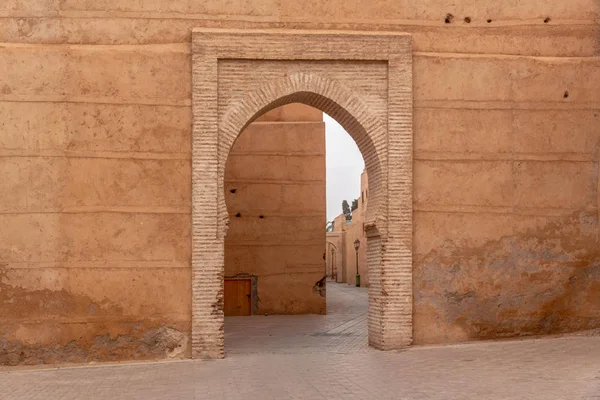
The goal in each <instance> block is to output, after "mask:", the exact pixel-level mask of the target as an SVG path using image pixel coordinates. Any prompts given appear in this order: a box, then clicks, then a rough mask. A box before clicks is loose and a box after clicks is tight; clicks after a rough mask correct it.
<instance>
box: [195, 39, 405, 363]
mask: <svg viewBox="0 0 600 400" xmlns="http://www.w3.org/2000/svg"><path fill="white" fill-rule="evenodd" d="M411 58H412V53H411V46H410V38H409V37H408V36H406V35H399V34H394V33H391V34H361V33H340V32H325V33H324V32H319V33H311V32H302V31H295V32H287V31H286V32H277V31H271V32H267V31H258V32H252V31H229V30H199V31H194V37H193V101H194V104H193V113H194V115H193V117H194V118H193V119H194V130H193V152H192V158H193V160H192V185H193V187H192V197H193V199H192V219H193V225H192V241H193V255H192V352H193V356H194V357H204V358H218V357H223V356H224V334H223V326H224V316H223V282H224V238H225V235H226V231H227V223H228V212H227V206H226V204H225V198H224V171H225V163H226V160H227V157H228V154H229V151H230V150H231V147H232V146H233V143H234V141H235V139H236V138H237V136H238V135H239V134H240V133H241V132H242V131H243V130H244V129H245V127H247V126H248V125H249V124H250V123H251V122H252V121H254V120H255V119H256V118H257V117H259V116H260V115H262V114H264V113H265V112H267V111H269V110H272V109H274V108H277V107H280V106H283V105H286V104H290V103H302V104H306V105H308V106H311V107H314V108H317V109H319V110H321V111H323V112H325V113H327V114H329V115H330V116H331V117H333V118H334V119H336V120H337V121H338V122H339V123H340V124H341V125H342V126H343V127H344V128H345V129H346V131H347V132H348V133H349V134H350V135H351V136H352V138H353V139H354V141H355V142H356V144H357V146H358V148H359V149H360V151H361V153H362V155H363V158H364V161H365V167H366V170H367V174H368V177H369V188H370V202H369V206H368V209H367V212H366V218H365V231H366V236H367V266H368V269H369V275H370V281H371V282H370V288H369V317H368V335H369V344H370V345H372V346H374V347H376V348H380V349H384V350H386V349H394V348H400V347H403V346H406V345H409V344H410V343H411V341H412V95H411V94H412V80H411V68H412V64H411Z"/></svg>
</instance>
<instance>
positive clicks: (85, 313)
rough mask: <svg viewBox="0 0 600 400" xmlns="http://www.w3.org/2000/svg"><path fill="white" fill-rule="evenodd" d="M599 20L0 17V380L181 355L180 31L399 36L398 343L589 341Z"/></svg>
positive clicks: (162, 1)
mask: <svg viewBox="0 0 600 400" xmlns="http://www.w3.org/2000/svg"><path fill="white" fill-rule="evenodd" d="M598 20H600V3H599V2H598V1H597V0H578V1H542V0H526V1H518V2H517V1H513V2H509V3H506V2H498V1H492V0H482V1H478V2H474V1H467V0H456V1H453V2H449V1H442V0H425V1H423V0H408V1H403V2H400V1H392V0H376V1H363V0H331V1H328V2H314V1H313V2H307V1H300V0H289V1H273V0H248V1H238V2H223V1H220V0H207V1H190V0H139V1H133V2H132V1H129V0H104V1H92V0H62V1H59V0H25V1H11V0H9V1H2V2H0V47H1V48H2V51H1V52H0V71H2V73H0V171H1V172H2V177H3V179H2V180H1V181H0V223H1V225H2V227H3V229H2V230H0V304H2V307H0V363H1V364H19V363H37V362H57V361H91V360H117V359H141V358H166V357H184V356H188V355H189V354H190V353H189V340H188V337H189V334H190V320H191V305H190V304H191V300H190V296H191V264H190V257H191V256H190V254H191V240H190V226H191V188H190V184H191V168H190V154H191V144H190V136H191V126H192V123H191V121H192V117H191V88H192V85H191V71H190V68H191V60H190V40H191V29H192V28H197V27H220V28H227V27H230V28H288V29H298V28H304V29H344V30H366V31H400V32H408V33H410V34H412V35H413V36H412V37H413V48H414V54H413V62H414V67H413V78H414V83H413V99H414V103H413V106H414V118H413V124H414V238H413V256H414V257H413V265H414V277H413V288H414V308H413V322H414V327H413V334H414V342H415V343H419V344H423V343H452V342H459V341H466V340H477V339H490V338H501V337H511V336H522V335H537V334H550V333H560V332H570V331H577V330H583V329H589V328H594V327H600V255H599V253H598V249H599V248H600V243H599V236H600V225H599V223H598V222H599V209H600V207H599V204H600V191H599V189H598V188H599V186H600V180H599V174H598V160H599V158H600V155H599V151H600V150H599V149H600V144H599V140H600V139H599V134H598V132H600V90H598V88H599V86H600V59H599V55H600V52H599V49H600V35H599V33H600V32H599V27H598V24H597V21H598ZM390 201H393V199H391V200H390ZM257 222H259V221H257ZM361 248H362V245H361Z"/></svg>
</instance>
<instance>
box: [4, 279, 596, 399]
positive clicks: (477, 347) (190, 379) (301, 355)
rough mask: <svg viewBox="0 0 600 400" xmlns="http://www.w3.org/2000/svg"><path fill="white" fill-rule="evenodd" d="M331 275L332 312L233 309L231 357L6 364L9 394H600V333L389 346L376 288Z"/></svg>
mask: <svg viewBox="0 0 600 400" xmlns="http://www.w3.org/2000/svg"><path fill="white" fill-rule="evenodd" d="M328 285H329V286H328V294H329V296H328V306H329V308H330V309H329V311H330V313H331V314H330V315H328V316H297V317H275V316H268V317H264V316H263V317H253V318H245V319H244V318H231V319H228V320H227V322H226V349H227V354H228V357H227V358H226V359H224V360H217V361H176V362H161V363H137V364H119V365H108V366H85V367H77V368H61V369H46V370H16V371H10V372H1V373H0V399H19V400H21V399H44V400H47V399H61V400H63V399H86V400H87V399H109V400H118V399H144V400H146V399H182V400H183V399H244V400H246V399H261V400H262V399H338V398H339V399H544V400H548V399H569V400H570V399H586V400H591V399H595V400H600V336H593V335H587V336H586V335H572V336H568V337H562V338H552V339H550V338H549V339H526V340H514V341H499V342H478V343H469V344H462V345H452V346H430V347H412V348H411V349H409V350H405V351H399V352H380V351H376V350H372V349H370V348H367V347H366V334H365V329H366V328H365V325H366V323H365V313H366V291H365V290H363V289H356V288H351V287H347V286H345V285H340V284H332V283H329V284H328ZM348 296H350V301H347V300H348ZM344 299H345V300H346V301H344ZM353 302H354V303H355V304H352V303H353ZM348 304H350V306H349V305H348ZM344 315H345V316H344Z"/></svg>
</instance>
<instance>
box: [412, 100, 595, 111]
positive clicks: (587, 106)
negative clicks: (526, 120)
mask: <svg viewBox="0 0 600 400" xmlns="http://www.w3.org/2000/svg"><path fill="white" fill-rule="evenodd" d="M436 103H437V104H436ZM548 104H553V105H557V107H549V106H547V105H548ZM540 105H542V106H546V107H539V106H540ZM558 105H560V106H558ZM414 109H415V110H420V109H425V110H427V109H434V110H437V109H448V110H474V111H521V110H524V111H597V110H600V103H573V102H569V101H565V102H560V101H555V102H539V101H499V100H463V99H456V100H435V99H433V100H414Z"/></svg>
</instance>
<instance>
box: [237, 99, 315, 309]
mask: <svg viewBox="0 0 600 400" xmlns="http://www.w3.org/2000/svg"><path fill="white" fill-rule="evenodd" d="M225 199H226V202H227V208H228V212H229V218H230V222H229V226H228V230H227V236H226V238H225V276H226V277H231V276H255V277H257V279H256V292H257V304H256V311H257V312H258V313H259V314H265V313H268V314H323V313H325V260H324V257H323V256H324V253H325V124H324V122H323V113H322V112H320V111H319V110H317V109H314V108H311V107H308V106H303V105H300V104H293V105H289V106H286V107H283V108H279V109H275V110H273V111H271V112H269V113H267V114H265V115H264V116H262V117H261V118H259V120H257V121H256V122H254V123H252V124H250V125H249V126H248V128H246V130H245V131H244V132H242V133H241V134H240V136H239V137H238V139H237V140H236V142H235V143H234V145H233V148H232V149H231V152H230V155H229V158H228V160H227V166H226V169H225Z"/></svg>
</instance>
